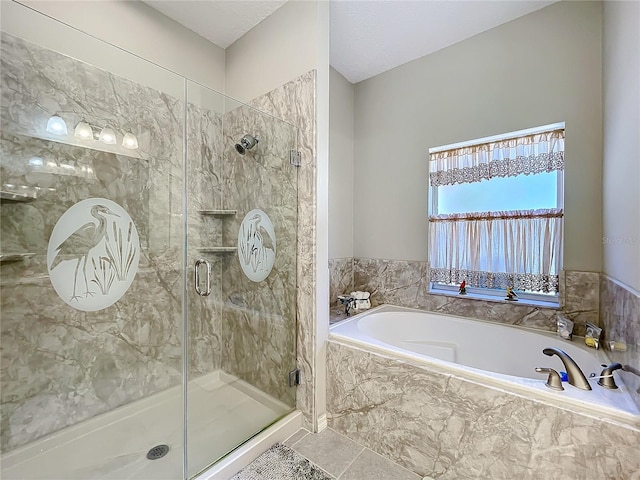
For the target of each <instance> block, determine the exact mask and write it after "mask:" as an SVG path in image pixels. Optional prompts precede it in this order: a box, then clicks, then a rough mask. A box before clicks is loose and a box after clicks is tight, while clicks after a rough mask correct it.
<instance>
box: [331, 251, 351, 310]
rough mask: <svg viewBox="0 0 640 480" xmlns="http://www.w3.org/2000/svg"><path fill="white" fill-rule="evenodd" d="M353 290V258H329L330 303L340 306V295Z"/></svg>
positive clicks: (333, 305)
mask: <svg viewBox="0 0 640 480" xmlns="http://www.w3.org/2000/svg"><path fill="white" fill-rule="evenodd" d="M350 292H353V258H332V259H330V260H329V304H330V305H331V306H332V307H335V306H339V305H340V301H339V300H338V295H343V294H348V293H350Z"/></svg>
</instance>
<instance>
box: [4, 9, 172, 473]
mask: <svg viewBox="0 0 640 480" xmlns="http://www.w3.org/2000/svg"><path fill="white" fill-rule="evenodd" d="M2 3H3V4H4V5H2V8H3V22H4V18H5V17H4V15H5V13H7V12H8V13H10V14H11V15H14V16H19V15H21V14H22V13H24V12H26V13H28V14H29V15H30V18H29V25H30V27H31V28H29V29H28V31H26V32H25V31H17V30H16V31H12V33H10V32H7V31H5V27H9V29H10V30H11V29H12V28H13V27H14V26H15V28H16V29H18V26H19V24H20V22H14V23H8V24H5V23H3V32H2V38H1V41H2V45H1V48H0V55H1V60H2V66H1V68H0V77H1V88H2V104H1V108H0V121H1V137H0V149H1V157H0V198H1V202H0V210H1V215H2V223H1V232H0V235H1V237H2V242H1V244H0V249H1V250H0V302H1V303H0V315H1V316H2V326H1V328H2V335H1V349H2V370H1V382H2V385H1V401H2V408H1V411H2V424H1V431H2V436H1V440H2V472H1V476H2V478H3V479H20V480H25V479H35V478H39V479H52V478H64V479H86V478H101V479H118V480H122V479H126V478H156V479H163V478H166V479H176V478H181V476H182V474H183V448H182V447H183V428H182V422H181V419H182V412H183V399H182V387H181V385H182V370H183V360H182V353H183V348H182V332H183V326H182V319H183V312H182V305H183V298H182V293H183V287H184V283H183V280H182V279H183V272H184V266H183V251H184V250H183V248H184V241H183V239H184V232H183V221H182V213H183V177H182V173H183V149H182V144H183V141H182V140H183V120H184V116H183V114H184V101H183V95H184V79H183V78H181V77H179V76H177V75H175V74H172V73H170V72H167V71H165V70H162V69H161V68H159V67H157V66H154V65H151V64H149V63H147V62H145V61H143V60H141V59H139V58H136V57H134V56H132V55H130V54H128V53H126V52H123V51H122V50H119V49H117V48H115V47H113V46H112V45H108V44H105V43H103V42H100V41H98V40H96V39H94V38H91V37H89V36H88V35H85V34H83V33H81V32H78V31H75V30H73V29H71V28H69V27H67V26H65V25H63V24H59V23H57V22H54V21H53V20H51V19H48V18H46V17H43V16H38V15H36V14H34V13H33V12H30V11H28V9H26V8H25V7H23V6H21V5H18V4H15V3H13V2H2ZM5 8H6V9H7V10H5ZM41 22H43V23H41ZM44 27H46V29H47V31H48V32H50V35H51V37H50V38H51V39H58V40H59V39H66V40H67V42H68V44H64V48H62V47H61V45H63V43H64V42H58V43H57V44H56V45H57V47H56V50H54V49H53V47H51V46H49V44H48V43H47V42H44V44H42V43H37V42H36V41H35V40H37V38H35V39H34V38H31V37H29V35H33V36H35V37H38V33H39V32H40V31H41V30H43V29H44ZM21 35H26V38H23V37H22V36H21ZM38 38H40V39H41V40H42V37H38ZM108 62H111V63H108ZM107 69H109V70H107ZM160 445H166V446H168V447H169V450H168V452H165V450H164V448H155V449H154V447H159V446H160ZM162 453H166V455H164V456H162V455H161V454H162ZM160 457H162V458H160Z"/></svg>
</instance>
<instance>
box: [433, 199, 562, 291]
mask: <svg viewBox="0 0 640 480" xmlns="http://www.w3.org/2000/svg"><path fill="white" fill-rule="evenodd" d="M429 220H430V227H429V230H430V232H429V233H430V235H429V236H430V245H429V252H430V257H431V265H430V267H431V268H430V276H431V281H432V282H437V283H445V284H459V283H461V282H462V281H463V280H465V281H466V282H467V285H469V286H473V287H483V288H501V289H504V288H507V287H508V286H509V287H513V288H515V289H516V290H529V291H536V292H557V291H558V269H559V263H560V253H561V252H560V247H561V245H562V210H560V209H552V210H525V211H522V210H521V211H510V212H487V213H472V214H454V215H435V216H432V217H431V218H430V219H429Z"/></svg>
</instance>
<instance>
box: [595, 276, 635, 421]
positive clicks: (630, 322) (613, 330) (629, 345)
mask: <svg viewBox="0 0 640 480" xmlns="http://www.w3.org/2000/svg"><path fill="white" fill-rule="evenodd" d="M600 295H601V297H600V304H601V308H600V319H601V324H602V326H603V327H604V335H605V342H608V341H615V342H621V343H623V344H625V348H626V350H624V351H620V350H614V351H613V352H608V354H609V357H610V359H611V361H614V362H620V363H621V364H623V365H630V366H631V367H632V368H634V369H635V372H632V371H621V370H618V374H619V375H620V376H621V377H622V379H623V381H624V383H625V385H626V386H627V388H628V389H629V391H630V392H631V393H632V396H633V400H634V401H635V403H636V405H637V406H638V408H640V295H638V292H634V291H632V290H631V289H630V288H628V287H625V286H623V285H621V284H620V283H618V282H616V281H613V280H612V279H611V278H609V277H607V276H606V275H602V278H601V280H600Z"/></svg>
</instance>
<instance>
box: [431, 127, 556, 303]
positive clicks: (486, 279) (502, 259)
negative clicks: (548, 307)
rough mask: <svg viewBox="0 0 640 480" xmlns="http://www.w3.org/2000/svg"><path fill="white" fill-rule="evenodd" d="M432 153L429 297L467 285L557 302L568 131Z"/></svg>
mask: <svg viewBox="0 0 640 480" xmlns="http://www.w3.org/2000/svg"><path fill="white" fill-rule="evenodd" d="M429 154H430V162H429V182H430V215H429V260H430V262H429V263H430V280H431V285H432V290H436V291H437V290H447V289H449V290H452V289H453V290H456V291H457V286H458V285H459V284H460V283H462V281H465V283H466V286H467V287H470V288H471V289H472V291H476V292H481V293H485V294H499V295H501V296H503V295H504V290H505V289H506V288H507V287H510V288H513V289H514V290H516V292H518V295H521V293H525V294H528V295H533V297H534V298H535V296H536V295H544V296H545V297H549V296H551V297H552V299H555V301H557V294H558V284H559V281H558V280H559V271H560V269H561V263H562V233H563V225H562V221H563V171H564V124H555V125H549V126H545V127H538V128H535V129H529V130H524V131H519V132H511V133H508V134H505V135H500V136H496V137H491V138H487V139H482V140H476V141H472V142H465V143H463V144H456V145H450V146H446V147H438V148H433V149H430V150H429ZM475 289H477V290H475ZM530 298H531V297H530Z"/></svg>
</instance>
